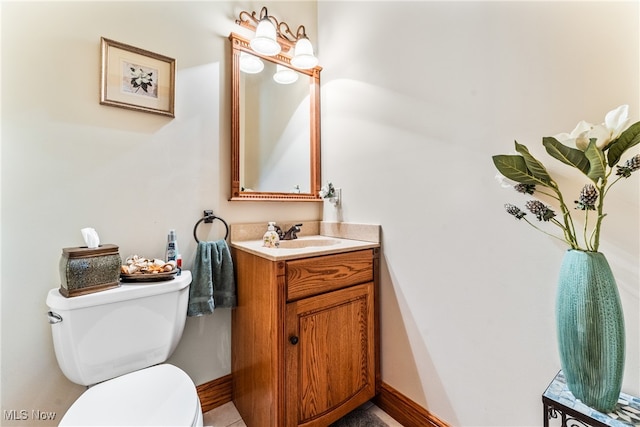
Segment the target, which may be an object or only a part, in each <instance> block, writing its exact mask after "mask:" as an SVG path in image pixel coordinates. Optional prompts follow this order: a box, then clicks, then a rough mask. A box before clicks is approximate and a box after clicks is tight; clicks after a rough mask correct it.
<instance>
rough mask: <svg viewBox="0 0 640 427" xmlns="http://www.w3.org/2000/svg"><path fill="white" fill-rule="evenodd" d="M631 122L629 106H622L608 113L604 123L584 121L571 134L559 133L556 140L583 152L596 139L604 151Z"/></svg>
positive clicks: (598, 145)
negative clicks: (595, 123) (597, 123)
mask: <svg viewBox="0 0 640 427" xmlns="http://www.w3.org/2000/svg"><path fill="white" fill-rule="evenodd" d="M629 121H630V120H629V106H628V105H621V106H619V107H618V108H616V109H615V110H611V111H609V112H608V113H607V115H606V116H605V118H604V123H602V124H600V125H594V124H592V123H589V122H585V121H584V120H582V121H581V122H579V123H578V124H577V125H576V127H575V128H574V129H573V130H572V131H571V133H559V134H558V135H556V136H555V138H556V139H557V140H558V141H560V142H562V143H563V144H565V145H572V144H573V145H575V147H576V148H578V149H580V150H582V151H584V150H586V149H587V146H588V145H589V141H590V140H591V139H592V138H595V139H596V146H597V147H598V148H599V149H601V150H603V149H604V148H605V147H607V146H608V145H609V143H610V142H611V141H614V140H615V139H617V138H618V137H619V136H620V134H621V133H622V132H623V131H624V130H625V129H627V127H629Z"/></svg>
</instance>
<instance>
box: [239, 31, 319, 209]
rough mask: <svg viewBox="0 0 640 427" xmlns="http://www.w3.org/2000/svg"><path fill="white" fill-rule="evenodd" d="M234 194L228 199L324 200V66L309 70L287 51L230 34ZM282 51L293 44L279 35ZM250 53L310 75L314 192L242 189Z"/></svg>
mask: <svg viewBox="0 0 640 427" xmlns="http://www.w3.org/2000/svg"><path fill="white" fill-rule="evenodd" d="M229 40H231V48H232V49H231V51H232V52H231V53H232V58H231V197H230V198H229V200H258V201H260V200H271V201H291V202H296V201H303V202H304V201H312V202H317V201H322V199H321V198H320V196H319V194H318V193H319V192H320V71H321V70H322V68H321V67H319V66H316V67H314V68H312V69H309V70H302V69H299V68H295V67H293V66H292V65H291V58H290V57H289V56H287V55H286V53H279V54H278V55H276V56H265V55H261V54H259V53H257V52H255V51H254V50H252V49H251V47H250V46H249V40H247V39H245V38H243V37H242V36H239V35H238V34H235V33H231V34H230V35H229ZM278 42H279V43H280V44H281V45H282V47H283V49H282V51H283V52H287V51H290V50H291V49H292V48H293V43H291V42H289V41H288V40H286V39H282V38H279V39H278ZM241 52H247V53H250V54H252V55H254V56H257V57H259V58H261V59H263V60H265V61H269V62H272V63H275V64H280V65H285V66H287V67H289V68H291V69H293V70H295V71H297V72H299V73H301V74H304V75H307V76H309V99H310V104H311V105H310V115H311V117H310V121H309V125H310V126H309V128H310V134H309V144H310V155H309V157H310V159H309V162H310V169H309V170H310V176H309V184H310V186H309V188H310V189H311V193H286V192H282V193H281V192H260V191H241V188H240V161H241V159H240V126H241V123H240V108H241V102H240V53H241Z"/></svg>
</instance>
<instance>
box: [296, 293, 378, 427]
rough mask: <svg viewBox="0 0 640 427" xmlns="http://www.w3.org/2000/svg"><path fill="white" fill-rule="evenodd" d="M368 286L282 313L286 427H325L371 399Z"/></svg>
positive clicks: (371, 337) (321, 297)
mask: <svg viewBox="0 0 640 427" xmlns="http://www.w3.org/2000/svg"><path fill="white" fill-rule="evenodd" d="M373 298H374V285H373V282H369V283H365V284H362V285H357V286H352V287H350V288H345V289H341V290H338V291H334V292H329V293H326V294H322V295H318V296H315V297H311V298H305V299H302V300H298V301H296V302H292V303H289V304H287V308H286V342H285V355H286V371H285V374H284V375H285V384H286V390H285V395H286V403H285V406H286V408H285V414H286V426H287V427H291V426H306V427H312V426H327V425H329V424H330V423H331V422H333V421H335V420H337V419H338V418H340V417H341V416H343V415H345V414H347V413H348V412H350V411H352V410H353V409H355V408H357V407H358V406H359V405H361V404H363V403H364V402H366V401H367V400H369V399H371V398H372V397H373V396H374V395H375V360H374V357H375V351H374V350H375V343H374V301H373Z"/></svg>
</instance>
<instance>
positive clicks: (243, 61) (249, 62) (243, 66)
mask: <svg viewBox="0 0 640 427" xmlns="http://www.w3.org/2000/svg"><path fill="white" fill-rule="evenodd" d="M263 69H264V62H262V60H261V59H260V58H258V57H257V56H254V55H251V54H250V53H246V52H240V71H242V72H243V73H247V74H257V73H259V72H260V71H262V70H263Z"/></svg>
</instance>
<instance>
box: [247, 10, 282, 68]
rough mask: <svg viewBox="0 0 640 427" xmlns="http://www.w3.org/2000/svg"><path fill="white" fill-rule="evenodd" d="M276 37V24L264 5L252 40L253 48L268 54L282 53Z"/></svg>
mask: <svg viewBox="0 0 640 427" xmlns="http://www.w3.org/2000/svg"><path fill="white" fill-rule="evenodd" d="M263 12H264V13H263ZM276 22H277V21H276ZM276 37H277V35H276V24H274V23H273V22H271V19H269V15H268V14H267V8H266V7H263V8H262V10H261V11H260V21H259V22H258V26H257V27H256V36H255V37H254V38H253V39H251V42H250V45H251V49H253V50H255V51H256V52H258V53H261V54H263V55H267V56H274V55H277V54H279V53H280V50H281V47H280V44H279V43H278V41H277V40H276Z"/></svg>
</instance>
